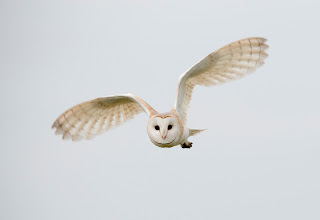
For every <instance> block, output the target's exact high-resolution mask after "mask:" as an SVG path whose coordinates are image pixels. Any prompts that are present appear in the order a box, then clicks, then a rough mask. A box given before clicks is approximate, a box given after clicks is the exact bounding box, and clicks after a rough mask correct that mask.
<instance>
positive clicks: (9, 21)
mask: <svg viewBox="0 0 320 220" xmlns="http://www.w3.org/2000/svg"><path fill="white" fill-rule="evenodd" d="M319 9H320V3H319V1H317V0H314V1H311V0H304V1H279V0H269V1H253V0H245V1H233V0H224V1H216V0H215V1H204V0H202V1H201V0H200V1H199V0H197V1H177V0H167V1H143V0H136V1H123V0H118V1H108V0H105V1H102V0H101V1H96V0H91V1H84V0H80V1H78V0H77V1H75V0H56V1H43V0H38V1H31V0H29V1H23V0H10V1H9V0H7V1H5V0H2V1H0V25H1V26H0V27H1V30H0V33H1V34H0V101H1V108H0V113H1V114H0V115H1V116H0V117H1V118H0V119H1V125H0V134H1V147H0V151H1V152H0V219H4V220H10V219H14V220H16V219H23V220H27V219H32V220H36V219H46V220H47V219H48V220H49V219H77V220H78V219H112V220H114V219H115V220H117V219H155V220H156V219H161V220H162V219H166V220H171V219H185V220H189V219H219V220H225V219H230V220H231V219H232V220H233V219H245V220H256V219H259V220H267V219H268V220H269V219H279V220H280V219H281V220H283V219H308V220H313V219H320V189H319V186H320V177H319V168H320V160H319V156H320V141H319V138H320V126H319V124H320V115H319V112H320V104H319V103H320V102H319V100H320V99H319V94H320V88H319V81H320V72H319V51H320V46H319V42H320V41H319V39H320V31H319V22H320V14H319ZM253 36H261V37H265V38H267V39H268V44H269V45H270V49H269V50H268V53H269V58H268V59H267V60H266V64H265V65H264V66H263V67H262V68H260V69H258V70H257V71H256V72H255V73H254V74H252V75H250V76H248V77H246V78H244V79H242V80H239V81H236V82H231V83H228V84H225V85H222V86H218V87H214V88H200V87H197V88H196V90H195V92H194V96H193V100H192V102H191V108H190V109H189V114H188V116H189V118H188V124H189V127H190V128H207V129H208V130H207V131H205V132H203V133H201V134H199V135H198V136H196V137H192V138H190V140H191V141H192V142H193V143H194V145H193V147H192V149H190V150H188V149H181V147H180V146H177V147H174V148H171V149H161V148H158V147H156V146H154V145H153V144H152V143H151V142H150V140H149V138H148V136H147V133H146V123H147V120H148V117H147V116H146V115H145V114H141V115H139V116H138V117H136V118H135V119H134V120H132V121H130V122H129V123H127V124H125V125H123V126H121V127H119V128H117V129H114V130H112V131H110V132H108V133H106V134H104V135H101V136H98V137H97V138H95V139H93V140H91V141H81V142H75V143H73V142H70V141H62V140H61V136H55V135H54V131H53V130H51V125H52V123H53V121H54V120H55V119H56V117H58V116H59V115H60V114H61V113H62V112H63V111H64V110H66V109H67V108H69V107H71V106H73V105H76V104H78V103H80V102H82V101H86V100H89V99H94V98H97V97H101V96H107V95H113V94H123V93H128V92H130V93H134V94H136V95H138V96H140V97H141V98H143V99H144V100H146V101H147V102H148V103H149V104H150V105H151V106H153V107H154V108H155V109H156V110H158V111H160V112H165V111H168V110H170V109H171V108H172V106H173V102H174V93H175V89H176V83H177V81H178V78H179V76H180V75H181V74H182V73H184V72H185V71H186V70H188V69H189V68H190V67H191V66H192V65H194V64H195V63H196V62H198V61H199V60H201V59H202V58H203V57H205V56H206V55H207V54H209V53H211V52H213V51H214V50H216V49H218V48H220V47H222V46H224V45H226V44H228V43H231V42H233V41H236V40H239V39H242V38H246V37H253Z"/></svg>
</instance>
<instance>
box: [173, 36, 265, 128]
mask: <svg viewBox="0 0 320 220" xmlns="http://www.w3.org/2000/svg"><path fill="white" fill-rule="evenodd" d="M265 42H266V39H264V38H259V37H253V38H247V39H242V40H239V41H236V42H233V43H231V44H228V45H226V46H224V47H222V48H221V49H219V50H217V51H215V52H213V53H211V54H209V55H208V56H207V57H205V58H204V59H203V60H201V61H200V62H199V63H197V64H196V65H194V66H193V67H192V68H191V69H190V70H188V71H187V72H186V73H185V74H183V75H182V76H181V77H180V79H179V82H178V86H177V91H176V98H175V105H174V108H175V109H176V111H177V113H178V114H179V116H180V118H181V120H182V121H183V122H184V123H185V122H186V117H187V109H188V106H189V104H190V101H191V96H192V91H193V88H194V87H195V86H196V85H202V86H213V85H218V84H222V83H225V82H228V81H231V80H234V79H239V78H242V77H244V76H245V75H246V74H248V73H251V72H253V71H254V70H255V69H256V68H257V67H259V66H261V65H263V64H264V59H265V58H266V57H267V56H268V54H267V53H266V52H265V50H266V49H267V48H268V45H267V44H265Z"/></svg>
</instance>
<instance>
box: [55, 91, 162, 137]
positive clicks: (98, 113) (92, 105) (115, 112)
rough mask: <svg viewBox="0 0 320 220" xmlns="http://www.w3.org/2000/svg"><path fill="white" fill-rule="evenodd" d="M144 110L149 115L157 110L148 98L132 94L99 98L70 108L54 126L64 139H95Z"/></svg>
mask: <svg viewBox="0 0 320 220" xmlns="http://www.w3.org/2000/svg"><path fill="white" fill-rule="evenodd" d="M142 111H144V112H146V113H147V114H148V115H149V116H151V115H152V114H155V113H156V111H155V110H154V109H153V108H151V107H150V106H149V105H148V104H147V103H146V102H145V101H143V100H142V99H140V98H139V97H137V96H135V95H132V94H128V95H117V96H108V97H103V98H97V99H94V100H90V101H87V102H83V103H81V104H79V105H76V106H74V107H72V108H70V109H68V110H67V111H65V112H64V113H63V114H61V115H60V116H59V117H58V118H57V119H56V121H55V122H54V123H53V125H52V128H53V129H56V131H55V133H56V134H57V135H62V139H72V140H73V141H79V140H82V139H91V138H94V137H95V136H97V135H99V134H102V133H104V132H106V131H107V130H109V129H111V128H114V127H117V126H119V125H121V124H122V123H124V122H126V121H128V120H130V119H132V118H133V117H134V116H135V115H137V114H139V113H141V112H142Z"/></svg>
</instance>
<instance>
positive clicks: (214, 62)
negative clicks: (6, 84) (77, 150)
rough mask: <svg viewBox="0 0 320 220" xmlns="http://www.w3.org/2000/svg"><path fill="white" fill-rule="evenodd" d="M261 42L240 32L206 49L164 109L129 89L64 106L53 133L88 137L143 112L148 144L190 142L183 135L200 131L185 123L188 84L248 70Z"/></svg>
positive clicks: (258, 59)
mask: <svg viewBox="0 0 320 220" xmlns="http://www.w3.org/2000/svg"><path fill="white" fill-rule="evenodd" d="M265 42H266V39H264V38H259V37H254V38H246V39H242V40H239V41H236V42H233V43H231V44H228V45H226V46H224V47H222V48H220V49H219V50H217V51H215V52H213V53H211V54H209V55H208V56H207V57H205V58H204V59H203V60H201V61H200V62H199V63H197V64H196V65H194V66H193V67H192V68H190V69H189V70H188V71H187V72H186V73H184V74H182V75H181V77H180V79H179V81H178V85H177V90H176V96H175V97H176V98H175V103H174V107H173V109H172V110H171V111H169V112H166V113H158V112H157V111H156V110H154V109H153V108H152V107H151V106H150V105H149V104H148V103H146V102H145V101H144V100H143V99H141V98H140V97H138V96H136V95H133V94H125V95H115V96H107V97H102V98H97V99H94V100H90V101H87V102H83V103H81V104H79V105H76V106H74V107H72V108H70V109H68V110H67V111H65V112H64V113H62V114H61V115H60V116H59V117H58V118H57V119H56V121H55V122H54V123H53V125H52V128H55V129H56V132H55V133H56V134H62V138H63V139H72V140H73V141H79V140H82V139H91V138H93V137H95V136H96V135H99V134H102V133H104V132H106V131H108V130H109V129H112V128H114V127H117V126H119V125H120V124H122V123H124V122H126V121H128V120H130V119H132V118H133V117H134V116H135V115H137V114H139V113H141V112H145V113H146V114H147V115H148V116H149V121H148V123H147V133H148V136H149V138H150V140H151V142H152V143H153V144H154V145H156V146H158V147H163V148H170V147H173V146H176V145H179V144H180V145H181V147H182V148H190V147H191V146H192V143H191V142H189V141H188V138H189V137H190V136H194V135H196V134H198V133H199V132H201V131H203V130H199V129H189V128H188V127H187V126H186V121H187V120H186V119H187V109H188V107H189V104H190V101H191V97H192V92H193V89H194V87H195V86H197V85H200V86H214V85H219V84H222V83H225V82H228V81H231V80H235V79H239V78H242V77H244V76H245V75H247V74H249V73H251V72H253V71H254V70H255V69H256V68H257V67H259V66H261V65H263V64H264V59H265V58H266V57H267V56H268V55H267V53H266V52H265V50H266V49H267V48H268V45H267V44H265ZM205 98H207V97H205Z"/></svg>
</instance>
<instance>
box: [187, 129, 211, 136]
mask: <svg viewBox="0 0 320 220" xmlns="http://www.w3.org/2000/svg"><path fill="white" fill-rule="evenodd" d="M204 130H207V129H189V133H190V136H195V135H197V134H199V133H200V132H201V131H204Z"/></svg>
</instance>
